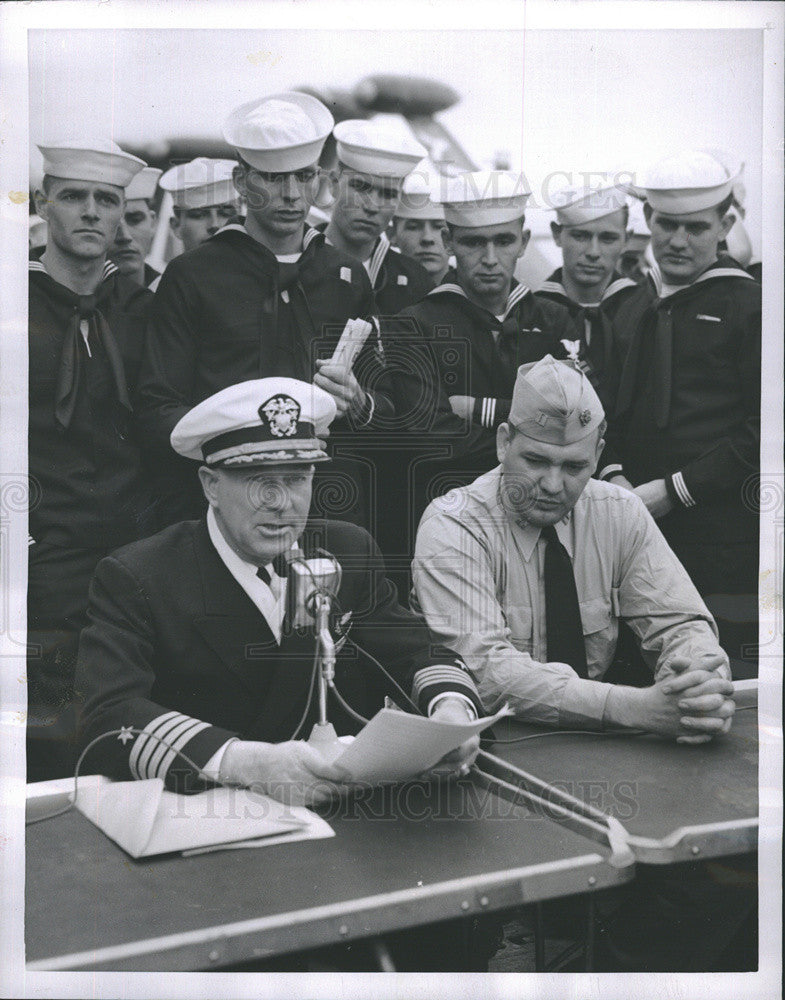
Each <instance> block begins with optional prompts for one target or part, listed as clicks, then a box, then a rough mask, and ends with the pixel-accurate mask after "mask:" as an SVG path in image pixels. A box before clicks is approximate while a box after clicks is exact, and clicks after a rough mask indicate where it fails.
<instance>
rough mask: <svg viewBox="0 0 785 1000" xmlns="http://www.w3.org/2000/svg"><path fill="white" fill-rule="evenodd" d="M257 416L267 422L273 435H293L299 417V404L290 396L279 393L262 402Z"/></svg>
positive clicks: (295, 431) (278, 436)
mask: <svg viewBox="0 0 785 1000" xmlns="http://www.w3.org/2000/svg"><path fill="white" fill-rule="evenodd" d="M259 416H260V417H261V419H262V421H266V422H267V426H268V427H269V428H270V434H272V436H273V437H277V438H283V437H293V436H294V434H296V433H297V422H298V420H299V419H300V404H299V403H298V402H297V400H296V399H292V397H291V396H287V395H286V394H285V393H279V394H278V395H277V396H271V397H270V398H269V399H268V400H266V401H265V402H264V403H262V405H261V406H260V407H259Z"/></svg>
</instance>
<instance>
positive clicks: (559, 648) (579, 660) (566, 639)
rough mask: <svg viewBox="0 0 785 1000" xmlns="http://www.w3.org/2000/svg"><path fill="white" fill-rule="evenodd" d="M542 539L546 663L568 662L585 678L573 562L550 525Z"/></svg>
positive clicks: (586, 672)
mask: <svg viewBox="0 0 785 1000" xmlns="http://www.w3.org/2000/svg"><path fill="white" fill-rule="evenodd" d="M540 534H541V535H542V537H543V538H544V539H545V543H546V544H545V627H546V635H547V639H546V641H547V644H548V660H549V661H551V662H558V663H568V664H569V665H570V666H571V667H572V669H573V670H574V671H575V672H576V673H577V674H578V676H579V677H588V676H589V672H588V669H587V666H586V648H585V646H584V644H583V626H582V624H581V612H580V607H579V605H578V591H577V590H576V589H575V577H574V575H573V572H572V560H571V559H570V557H569V555H568V553H567V550H566V549H565V548H564V546H563V545H562V543H561V542H560V541H559V538H558V536H557V534H556V529H555V528H554V526H553V525H549V526H548V527H547V528H542V529H541V532H540Z"/></svg>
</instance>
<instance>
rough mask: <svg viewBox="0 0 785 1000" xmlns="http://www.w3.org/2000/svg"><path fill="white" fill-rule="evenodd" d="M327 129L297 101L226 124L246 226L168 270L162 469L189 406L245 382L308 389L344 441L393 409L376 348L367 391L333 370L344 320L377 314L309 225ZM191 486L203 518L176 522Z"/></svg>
mask: <svg viewBox="0 0 785 1000" xmlns="http://www.w3.org/2000/svg"><path fill="white" fill-rule="evenodd" d="M332 126H333V119H332V116H331V114H330V112H329V111H328V110H327V108H325V107H324V105H323V104H321V103H320V102H319V101H318V100H316V98H314V97H311V96H309V95H307V94H301V93H298V92H295V91H288V92H284V93H280V94H274V95H271V96H268V97H263V98H260V99H256V100H253V101H250V102H248V103H246V104H243V105H242V106H240V107H239V108H237V109H235V111H233V112H232V114H231V115H230V116H229V117H228V119H227V120H226V122H225V123H224V129H223V131H224V136H225V138H226V140H227V142H228V143H229V144H230V145H231V146H233V147H234V148H235V149H236V151H237V155H238V162H237V163H236V164H235V166H234V170H233V181H234V185H235V187H236V189H237V193H238V194H239V195H240V196H241V197H242V199H243V200H244V202H245V204H246V206H247V215H246V216H245V218H238V219H236V220H235V221H233V222H231V223H229V224H228V225H225V226H223V228H221V229H220V230H219V231H218V232H217V233H215V234H214V235H213V236H211V237H210V238H209V239H207V240H206V241H205V242H204V243H202V244H201V245H200V246H198V247H196V248H194V249H193V250H191V251H190V252H189V253H187V254H184V255H183V256H181V257H178V258H175V259H174V260H173V261H171V263H170V264H169V265H168V267H167V269H166V271H165V272H164V275H163V277H162V278H161V283H160V285H159V288H158V291H157V293H156V296H155V303H154V306H153V309H152V311H151V318H150V325H149V336H148V338H147V348H146V353H145V358H144V362H143V369H142V377H141V384H140V423H141V426H142V428H143V430H144V432H145V434H146V435H147V437H148V439H149V440H150V441H151V442H152V443H153V445H154V446H155V447H156V448H157V449H158V453H159V455H160V456H161V458H162V460H163V462H164V463H170V462H171V460H172V459H173V458H174V457H175V456H174V455H173V454H172V450H171V446H170V443H169V437H170V434H171V432H172V430H173V428H174V426H175V424H176V423H177V422H178V421H179V420H180V419H181V418H182V417H183V416H184V415H185V413H186V412H187V411H188V410H189V409H190V408H191V407H192V406H194V405H195V404H196V403H198V402H199V401H200V400H202V399H205V398H206V397H207V396H210V395H212V394H213V393H214V392H217V391H218V390H220V389H223V388H225V387H226V386H229V385H234V384H236V383H238V382H243V381H246V380H247V379H250V378H257V377H262V376H273V375H284V376H287V377H293V378H299V379H301V380H304V381H311V380H313V381H314V382H315V384H317V385H319V386H320V387H321V388H322V389H324V390H325V391H327V392H329V393H330V394H331V395H332V396H333V398H334V399H335V401H336V406H337V407H338V414H339V417H340V418H341V420H340V421H339V424H338V428H337V430H338V432H339V433H346V434H349V435H352V434H354V433H355V431H357V430H359V429H361V428H363V427H365V426H367V425H369V424H370V423H371V421H372V419H373V418H374V415H375V413H377V412H378V410H379V409H380V408H381V409H383V408H384V407H385V405H386V408H387V410H388V411H389V410H390V409H391V406H390V403H389V400H387V401H386V402H385V400H383V399H382V398H381V397H380V395H379V394H378V393H377V392H376V391H375V390H371V389H368V388H367V386H368V384H369V383H370V381H372V378H373V376H374V374H375V372H376V370H377V369H378V367H379V365H380V362H379V361H378V360H377V354H376V352H377V349H378V343H379V341H378V338H377V337H376V336H374V335H371V337H369V340H368V341H367V342H366V344H365V347H364V348H363V351H362V352H361V353H360V355H359V357H358V359H357V361H356V362H355V365H354V368H355V370H357V371H360V372H361V378H363V380H364V384H363V385H361V384H360V382H359V381H358V379H357V377H355V374H354V371H353V370H352V369H351V368H348V369H347V368H346V367H345V366H342V365H340V364H335V363H333V362H332V360H331V358H332V354H333V351H334V348H335V346H336V344H337V342H338V339H339V337H340V335H341V333H342V331H343V329H344V327H345V325H346V322H347V320H349V319H356V318H366V319H367V318H369V317H371V316H372V314H373V309H374V306H373V295H372V292H371V286H370V282H369V279H368V275H367V273H366V272H365V270H364V268H363V267H362V265H361V264H360V263H359V262H358V261H356V260H355V259H354V258H352V257H349V256H347V255H346V254H344V253H342V252H341V251H340V250H338V249H337V248H336V247H334V246H331V245H329V244H328V243H327V242H326V240H325V237H324V235H323V234H322V233H319V232H317V231H316V230H315V229H311V228H310V227H308V226H307V225H306V224H305V217H306V214H307V212H308V210H309V208H310V206H311V204H312V203H313V202H314V200H315V198H316V194H317V191H318V187H319V166H318V160H319V155H320V153H321V150H322V146H323V145H324V142H325V140H326V138H327V136H328V135H329V134H330V131H331V129H332ZM380 401H381V407H380V405H379V404H380ZM187 475H188V476H189V477H190V482H191V487H190V492H188V491H187V490H186V492H185V493H183V492H182V490H183V489H184V487H183V485H182V483H180V484H179V486H177V487H176V488H175V489H174V490H173V494H174V499H175V500H176V499H177V496H178V495H180V497H181V498H182V499H183V500H187V498H188V497H190V499H191V501H192V503H193V504H196V507H194V506H190V507H189V506H186V507H184V508H183V507H180V508H179V509H178V510H174V509H173V511H172V513H173V514H174V515H175V516H174V519H175V520H176V519H179V518H180V517H183V516H190V515H193V516H195V515H196V514H198V513H199V512H200V511H201V505H202V502H203V498H202V497H201V490H199V489H198V483H197V482H196V478H195V476H194V475H193V474H192V471H191V470H188V472H187ZM186 494H187V496H186ZM346 495H347V497H348V498H349V500H351V497H352V496H354V495H355V494H353V493H352V491H351V490H349V491H348V492H347V494H346ZM347 502H348V501H347ZM333 513H335V514H336V515H337V514H339V513H340V514H343V515H345V516H351V517H354V516H361V515H357V514H356V512H355V514H351V513H350V512H349V511H348V510H344V509H339V510H333Z"/></svg>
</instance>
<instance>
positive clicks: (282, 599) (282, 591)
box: [207, 507, 286, 646]
mask: <svg viewBox="0 0 785 1000" xmlns="http://www.w3.org/2000/svg"><path fill="white" fill-rule="evenodd" d="M207 531H208V533H209V535H210V541H211V542H212V543H213V546H214V548H215V551H216V552H217V553H218V555H219V556H220V557H221V561H222V562H223V564H224V565H225V566H226V568H227V569H228V570H229V572H230V573H231V574H232V576H233V577H234V578H235V580H237V582H238V583H239V584H240V586H241V587H242V588H243V590H244V591H245V592H246V594H247V595H248V596H249V597H250V599H251V600H252V601H253V603H254V604H255V605H256V607H257V608H258V609H259V610H260V611H261V613H262V614H263V615H264V617H265V620H266V621H267V624H268V625H269V626H270V631H271V632H272V633H273V635H274V636H275V641H276V642H277V643H278V645H279V646H280V644H281V626H282V624H283V616H284V609H285V607H286V580H285V579H283V578H282V577H280V576H278V574H277V573H276V572H275V570H274V569H273V564H272V563H268V564H267V565H266V566H265V567H264V568H265V569H266V570H267V572H268V573H269V574H270V583H271V586H272V587H275V588H276V590H277V592H278V595H279V596H278V599H277V600H276V598H275V596H274V594H273V591H272V590H271V589H270V587H268V586H267V584H266V583H265V582H264V580H260V579H259V577H258V576H257V575H256V571H257V569H258V568H259V567H258V566H254V565H253V564H252V563H248V562H246V561H245V560H244V559H241V558H240V557H239V556H238V555H237V553H236V552H235V551H234V549H233V548H231V546H230V545H229V543H228V542H227V541H226V539H225V538H224V536H223V534H222V532H221V529H220V528H219V526H218V522H217V521H216V519H215V514H214V512H213V508H212V507H210V508H209V509H208V511H207Z"/></svg>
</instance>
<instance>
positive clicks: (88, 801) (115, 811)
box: [76, 777, 334, 858]
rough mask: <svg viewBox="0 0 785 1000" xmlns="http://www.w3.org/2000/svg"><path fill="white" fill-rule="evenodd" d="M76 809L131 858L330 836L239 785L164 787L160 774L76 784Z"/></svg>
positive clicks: (301, 812)
mask: <svg viewBox="0 0 785 1000" xmlns="http://www.w3.org/2000/svg"><path fill="white" fill-rule="evenodd" d="M76 808H77V809H79V811H80V812H82V813H83V814H84V815H85V816H86V817H87V818H88V819H89V820H90V821H91V822H93V823H95V825H96V826H97V827H98V828H99V829H100V830H102V831H103V832H104V833H105V834H106V835H107V836H108V837H111V839H112V840H114V841H115V843H117V844H119V845H120V847H122V848H123V850H124V851H126V852H127V853H128V854H130V855H131V857H133V858H143V857H148V856H150V855H153V854H167V853H170V852H172V851H188V850H192V849H194V848H200V849H204V848H208V849H209V848H211V847H212V848H214V847H219V846H223V845H226V846H227V847H231V846H233V845H236V846H240V845H239V842H243V846H263V845H264V844H265V843H268V842H270V841H269V840H268V839H267V838H271V839H272V838H275V842H276V843H280V842H281V841H282V840H283V839H286V840H289V839H292V840H294V839H296V840H302V839H305V838H306V837H308V838H311V837H325V836H326V837H331V836H333V835H334V834H333V831H332V829H331V827H330V826H329V824H328V823H325V821H324V820H323V819H321V818H320V817H319V816H317V815H316V814H315V813H312V812H310V810H308V809H305V808H303V807H302V806H290V805H285V804H283V803H281V802H277V801H276V800H275V799H271V798H268V797H267V796H265V795H259V794H257V793H256V792H251V791H249V790H248V789H245V788H226V787H220V788H211V789H209V790H208V791H205V792H199V793H198V794H196V795H178V794H177V793H175V792H169V791H166V789H165V788H164V783H163V781H162V780H161V779H160V778H151V779H148V780H145V781H112V780H110V779H109V778H104V777H100V778H99V779H98V780H97V781H96V782H95V783H94V784H91V785H88V786H86V787H83V786H82V785H81V783H80V786H79V790H78V792H77V797H76Z"/></svg>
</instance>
